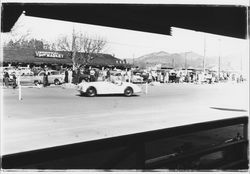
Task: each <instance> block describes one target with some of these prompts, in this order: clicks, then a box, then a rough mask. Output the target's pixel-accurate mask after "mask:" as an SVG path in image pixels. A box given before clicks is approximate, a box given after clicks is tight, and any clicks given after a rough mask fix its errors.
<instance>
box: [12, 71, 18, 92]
mask: <svg viewBox="0 0 250 174" xmlns="http://www.w3.org/2000/svg"><path fill="white" fill-rule="evenodd" d="M12 79H13V89H15V88H16V87H17V83H16V79H17V78H16V75H15V73H13V74H12Z"/></svg>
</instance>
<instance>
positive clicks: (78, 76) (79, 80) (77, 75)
mask: <svg viewBox="0 0 250 174" xmlns="http://www.w3.org/2000/svg"><path fill="white" fill-rule="evenodd" d="M76 77H77V78H76V79H77V84H78V83H81V70H80V68H78V69H77V72H76Z"/></svg>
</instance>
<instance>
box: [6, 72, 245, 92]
mask: <svg viewBox="0 0 250 174" xmlns="http://www.w3.org/2000/svg"><path fill="white" fill-rule="evenodd" d="M49 69H50V68H49V67H43V68H41V67H33V68H31V71H32V73H33V74H34V75H37V74H38V73H39V72H40V71H44V72H45V73H44V75H43V80H42V83H43V86H44V87H46V86H48V85H49V83H48V76H49V74H48V73H47V72H48V70H49ZM59 72H60V74H61V75H62V76H63V83H70V84H79V83H81V82H82V81H86V82H95V81H111V82H114V81H118V80H119V81H124V82H125V81H126V82H132V83H153V82H158V83H197V84H203V83H207V84H213V83H216V82H219V81H234V82H238V83H239V82H243V80H244V79H243V77H242V75H241V74H239V73H230V72H221V73H220V75H219V74H218V73H217V72H212V71H206V72H203V71H197V70H174V69H157V70H153V69H139V68H131V69H117V68H115V67H114V68H110V67H108V68H104V67H102V68H95V67H81V68H77V69H76V68H75V69H74V70H73V68H72V67H66V68H63V67H61V68H60V70H59ZM3 82H4V85H5V86H7V87H8V86H10V85H12V86H13V87H14V88H16V86H17V74H16V73H15V71H14V72H11V73H9V72H8V71H4V74H3Z"/></svg>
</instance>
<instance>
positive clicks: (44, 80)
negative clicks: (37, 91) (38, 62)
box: [43, 73, 47, 87]
mask: <svg viewBox="0 0 250 174" xmlns="http://www.w3.org/2000/svg"><path fill="white" fill-rule="evenodd" d="M46 86H47V82H46V73H44V74H43V87H46Z"/></svg>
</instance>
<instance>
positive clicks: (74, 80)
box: [72, 70, 77, 84]
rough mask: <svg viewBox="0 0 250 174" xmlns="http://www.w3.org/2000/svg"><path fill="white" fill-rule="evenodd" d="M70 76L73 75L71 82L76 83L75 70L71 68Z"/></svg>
mask: <svg viewBox="0 0 250 174" xmlns="http://www.w3.org/2000/svg"><path fill="white" fill-rule="evenodd" d="M72 77H73V79H72V82H73V83H74V84H76V83H77V77H76V70H73V72H72Z"/></svg>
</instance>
